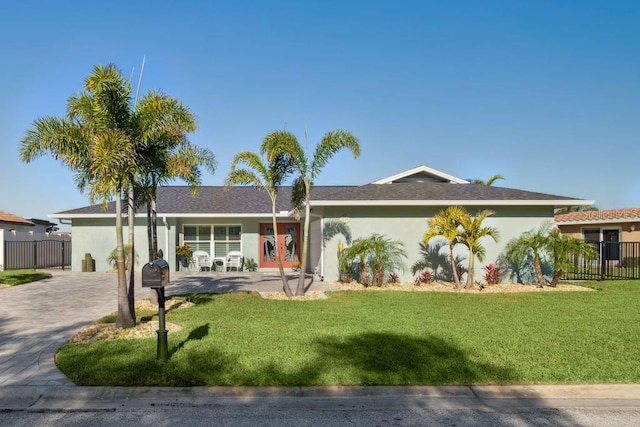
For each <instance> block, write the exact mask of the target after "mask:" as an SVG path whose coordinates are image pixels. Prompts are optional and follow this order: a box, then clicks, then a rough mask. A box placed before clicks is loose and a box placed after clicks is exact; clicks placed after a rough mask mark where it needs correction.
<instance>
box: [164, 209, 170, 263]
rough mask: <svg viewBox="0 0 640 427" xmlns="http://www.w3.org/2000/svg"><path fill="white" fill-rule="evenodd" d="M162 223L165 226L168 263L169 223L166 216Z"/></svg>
mask: <svg viewBox="0 0 640 427" xmlns="http://www.w3.org/2000/svg"><path fill="white" fill-rule="evenodd" d="M162 223H163V224H164V257H165V258H164V259H165V261H166V260H167V257H168V256H169V222H168V221H167V217H166V216H163V217H162ZM169 265H171V264H169Z"/></svg>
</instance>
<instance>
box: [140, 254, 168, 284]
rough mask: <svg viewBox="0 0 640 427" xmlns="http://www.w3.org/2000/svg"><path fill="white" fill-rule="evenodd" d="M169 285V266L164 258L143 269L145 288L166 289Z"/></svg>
mask: <svg viewBox="0 0 640 427" xmlns="http://www.w3.org/2000/svg"><path fill="white" fill-rule="evenodd" d="M168 284H169V264H168V263H167V261H165V260H163V259H162V258H160V259H157V260H155V261H153V262H148V263H146V264H145V265H144V267H142V287H143V288H164V287H165V286H167V285H168Z"/></svg>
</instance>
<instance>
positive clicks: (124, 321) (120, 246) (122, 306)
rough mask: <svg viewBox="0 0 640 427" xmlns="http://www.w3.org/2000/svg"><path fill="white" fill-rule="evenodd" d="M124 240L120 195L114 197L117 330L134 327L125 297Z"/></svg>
mask: <svg viewBox="0 0 640 427" xmlns="http://www.w3.org/2000/svg"><path fill="white" fill-rule="evenodd" d="M123 241H124V238H123V233H122V195H121V194H120V193H119V192H118V194H117V196H116V253H117V255H118V258H117V260H116V268H117V270H118V316H117V318H116V327H117V328H131V327H133V326H135V322H134V320H133V316H132V315H131V310H130V309H129V301H128V296H127V274H126V272H125V269H124V243H123Z"/></svg>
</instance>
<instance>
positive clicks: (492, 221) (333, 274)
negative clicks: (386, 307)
mask: <svg viewBox="0 0 640 427" xmlns="http://www.w3.org/2000/svg"><path fill="white" fill-rule="evenodd" d="M444 208H445V207H434V208H422V207H405V208H402V207H376V208H372V207H358V208H326V209H324V216H325V221H330V220H334V221H341V222H343V223H344V224H346V225H347V226H348V227H349V229H350V231H351V235H352V238H353V239H357V238H359V237H367V236H369V235H371V234H372V233H379V234H383V235H385V236H387V237H389V238H391V239H394V240H399V241H401V242H402V243H403V244H404V248H405V250H406V252H407V260H406V268H405V271H404V272H399V275H400V279H401V280H402V281H412V280H413V275H412V273H411V265H412V264H413V263H415V262H416V261H417V260H418V259H419V257H420V248H419V243H420V242H421V241H422V236H423V235H424V233H425V231H427V228H428V227H427V219H428V218H431V217H433V216H434V215H435V214H436V213H437V212H439V211H441V210H442V209H444ZM486 208H487V209H490V208H491V207H486ZM482 209H485V207H478V208H475V209H470V211H471V212H472V213H475V212H477V211H480V210H482ZM494 210H495V211H496V214H495V215H494V216H491V217H489V218H488V219H487V220H485V222H484V225H487V226H492V227H496V228H497V229H498V231H499V232H500V239H499V241H498V243H494V242H493V241H492V240H491V239H490V238H487V239H484V240H483V242H482V243H483V245H484V246H485V249H486V254H487V256H486V259H485V261H484V262H483V263H478V262H476V271H475V279H476V280H480V279H481V278H482V277H483V270H482V267H483V266H484V265H486V264H488V263H493V262H495V260H496V259H497V257H498V255H499V254H500V253H501V252H502V250H503V249H504V246H505V245H506V243H507V242H508V241H509V240H511V239H513V238H515V237H518V236H519V235H520V234H521V233H523V232H525V231H527V230H530V229H533V228H536V227H538V226H540V225H541V224H542V223H543V222H545V221H549V220H551V219H552V218H553V208H552V207H539V208H526V207H500V208H496V209H494ZM340 240H341V241H342V242H343V243H344V242H345V239H344V237H343V236H340V235H338V236H335V237H333V238H332V239H331V240H329V241H328V242H327V245H326V248H325V251H324V265H323V275H324V276H325V280H336V279H337V278H338V267H337V245H338V241H340ZM457 251H458V252H459V253H461V254H466V251H465V250H464V249H463V248H458V249H457Z"/></svg>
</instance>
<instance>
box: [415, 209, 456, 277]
mask: <svg viewBox="0 0 640 427" xmlns="http://www.w3.org/2000/svg"><path fill="white" fill-rule="evenodd" d="M465 212H466V211H465V210H464V209H463V208H461V207H460V206H449V207H448V208H446V209H445V210H443V211H440V212H438V213H437V214H436V215H435V216H434V217H433V218H430V219H429V220H428V221H427V223H428V224H429V229H428V230H427V231H426V232H425V233H424V236H423V237H422V243H423V244H424V245H425V246H427V245H429V241H430V240H431V239H433V238H435V237H440V238H443V239H445V240H446V241H447V244H448V245H449V261H450V263H451V270H452V272H453V281H454V282H455V285H456V289H460V288H461V287H462V285H461V284H460V277H459V275H458V269H457V266H456V261H455V257H454V255H453V248H454V246H455V245H456V244H458V243H460V235H461V233H462V229H461V227H460V218H461V217H462V216H463V215H464V213H465Z"/></svg>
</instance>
